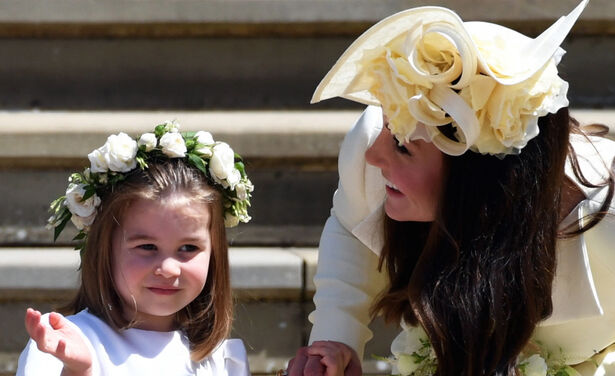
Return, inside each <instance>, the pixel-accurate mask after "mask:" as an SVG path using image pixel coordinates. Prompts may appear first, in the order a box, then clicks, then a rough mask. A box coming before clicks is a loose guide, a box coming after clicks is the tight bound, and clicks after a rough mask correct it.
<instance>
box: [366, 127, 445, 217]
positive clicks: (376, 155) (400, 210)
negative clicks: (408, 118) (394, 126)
mask: <svg viewBox="0 0 615 376" xmlns="http://www.w3.org/2000/svg"><path fill="white" fill-rule="evenodd" d="M383 121H384V125H383V127H382V131H380V134H379V135H378V138H377V139H376V141H375V142H374V144H373V145H372V146H371V147H370V148H369V149H367V151H366V152H365V159H366V160H367V163H369V164H371V165H373V166H376V167H378V168H380V171H381V172H382V176H383V177H384V178H385V179H386V201H385V203H384V210H385V212H386V214H387V215H388V216H389V217H390V218H392V219H394V220H396V221H417V222H429V221H433V220H434V219H435V215H436V208H437V206H438V200H439V197H440V192H441V189H442V181H443V160H444V158H443V154H442V152H441V151H440V150H439V149H438V148H436V147H435V146H434V144H432V143H431V142H426V141H423V140H416V141H410V142H405V143H404V144H402V145H399V143H398V142H397V139H396V138H395V136H393V135H392V134H391V131H390V130H389V128H388V121H387V119H386V117H385V118H384V120H383Z"/></svg>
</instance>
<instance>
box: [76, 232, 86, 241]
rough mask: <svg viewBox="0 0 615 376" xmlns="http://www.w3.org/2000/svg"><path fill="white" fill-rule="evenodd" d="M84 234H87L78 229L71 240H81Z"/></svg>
mask: <svg viewBox="0 0 615 376" xmlns="http://www.w3.org/2000/svg"><path fill="white" fill-rule="evenodd" d="M86 236H87V235H86V233H85V232H84V231H83V230H81V231H79V233H78V234H77V235H76V236H75V237H74V238H73V240H82V239H85V237H86Z"/></svg>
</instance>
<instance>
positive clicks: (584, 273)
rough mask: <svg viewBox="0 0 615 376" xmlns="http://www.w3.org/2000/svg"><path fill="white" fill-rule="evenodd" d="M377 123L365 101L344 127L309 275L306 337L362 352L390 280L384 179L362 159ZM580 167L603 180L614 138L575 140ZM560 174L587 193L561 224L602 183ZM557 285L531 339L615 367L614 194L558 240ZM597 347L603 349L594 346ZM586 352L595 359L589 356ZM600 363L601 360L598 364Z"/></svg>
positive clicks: (591, 371)
mask: <svg viewBox="0 0 615 376" xmlns="http://www.w3.org/2000/svg"><path fill="white" fill-rule="evenodd" d="M381 128H382V110H381V109H380V107H374V106H370V107H368V108H367V109H366V110H365V111H364V113H363V115H362V116H361V117H360V118H359V120H358V121H357V123H356V124H355V126H354V127H353V128H352V130H350V132H349V133H348V134H347V135H346V138H345V139H344V142H343V144H342V147H341V150H340V155H339V161H338V165H339V175H340V180H339V185H338V189H337V191H336V192H335V194H334V196H333V208H332V209H331V216H330V217H329V219H328V220H327V222H326V224H325V228H324V230H323V233H322V237H321V240H320V247H319V256H318V269H317V272H316V275H315V277H314V283H315V285H316V294H315V295H314V303H315V305H316V310H315V311H314V312H312V313H311V314H310V316H309V318H310V321H311V322H312V323H313V324H314V326H313V328H312V333H311V336H310V343H311V342H313V341H317V340H332V341H339V342H343V343H346V344H347V345H349V346H351V347H352V348H354V349H355V350H356V351H357V353H358V354H359V357H360V358H362V355H363V349H364V346H365V343H366V342H367V341H368V340H369V339H370V338H371V337H372V333H371V331H370V330H369V329H368V327H367V324H368V323H369V307H370V306H371V304H372V303H373V301H374V298H375V297H376V295H378V294H379V293H380V292H381V291H382V290H383V289H384V288H385V286H386V275H385V273H384V272H383V273H379V272H378V270H377V265H378V257H379V253H380V249H381V248H382V244H383V235H382V233H381V231H378V230H376V229H378V228H381V227H380V226H381V221H382V219H383V215H384V213H383V210H382V204H383V201H384V198H385V190H384V189H385V188H384V187H385V182H384V179H383V177H382V176H381V173H380V170H379V169H378V168H376V167H374V166H371V165H369V164H367V163H366V162H365V157H364V154H365V150H367V148H368V147H369V146H370V145H371V144H372V143H373V142H374V140H375V139H376V137H377V136H378V134H379V133H380V130H381ZM571 140H572V142H573V145H574V148H575V150H576V152H577V154H578V156H579V161H580V164H581V168H582V170H583V172H584V174H585V175H586V177H587V178H588V179H589V180H590V181H591V182H595V183H598V182H602V181H603V180H604V178H605V177H606V176H608V172H607V171H608V170H607V168H606V166H605V164H604V163H603V161H602V160H604V161H606V163H607V164H609V165H610V163H611V161H612V160H613V158H614V157H615V142H613V141H610V140H607V139H603V138H595V139H593V140H592V141H594V144H593V145H592V144H591V143H589V142H587V141H586V140H585V139H584V138H582V137H580V136H579V137H574V136H573V137H572V138H571ZM566 175H567V176H568V177H569V178H570V179H571V180H572V181H573V182H575V183H577V185H578V186H579V188H580V189H581V190H582V191H583V192H584V194H585V197H586V199H585V200H583V201H582V202H581V203H579V205H578V206H577V207H576V208H575V209H574V210H573V211H572V212H571V213H570V214H569V215H568V218H566V219H565V221H564V222H568V221H571V220H576V219H579V218H583V217H584V216H585V215H587V214H589V213H593V212H595V211H597V210H598V209H599V207H600V203H601V202H602V201H603V199H604V197H605V195H606V191H607V190H606V188H587V187H585V186H583V185H581V184H580V183H578V182H577V180H576V178H575V177H574V174H573V173H572V169H571V166H570V165H569V164H567V165H566ZM557 247H558V250H557V252H558V253H557V257H558V259H557V269H556V276H555V280H554V285H553V296H552V299H553V314H552V315H551V316H550V317H549V318H548V319H547V320H545V321H543V322H542V323H541V324H540V325H539V327H538V328H537V329H536V332H535V335H534V337H535V338H536V339H537V340H540V341H541V342H542V343H543V344H544V345H545V346H547V347H548V348H549V349H552V350H553V353H558V352H559V350H560V349H561V351H562V352H563V354H564V356H565V358H566V362H567V363H568V364H579V363H584V364H582V365H579V366H577V367H575V368H577V369H578V370H579V371H580V372H581V374H582V375H583V376H585V375H615V345H613V344H614V343H615V202H613V203H612V205H611V208H610V209H609V215H607V217H606V218H605V219H603V220H602V221H601V222H600V223H599V224H598V225H597V226H595V227H594V228H592V229H591V230H589V231H587V232H585V233H583V234H582V235H580V236H577V237H575V238H573V239H568V240H561V241H559V242H558V245H557ZM598 353H600V354H598ZM590 358H591V359H590ZM596 365H598V366H600V367H601V368H598V369H597V370H596Z"/></svg>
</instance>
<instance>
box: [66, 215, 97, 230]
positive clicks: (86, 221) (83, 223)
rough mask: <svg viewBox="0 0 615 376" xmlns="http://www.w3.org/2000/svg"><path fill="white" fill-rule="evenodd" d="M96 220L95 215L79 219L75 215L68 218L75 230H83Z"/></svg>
mask: <svg viewBox="0 0 615 376" xmlns="http://www.w3.org/2000/svg"><path fill="white" fill-rule="evenodd" d="M95 218H96V213H94V214H92V215H91V216H89V217H85V218H84V217H80V216H78V215H76V214H73V215H72V216H71V217H70V221H71V222H73V224H74V225H75V227H77V230H83V229H84V228H86V227H88V226H90V225H91V224H92V223H94V219H95Z"/></svg>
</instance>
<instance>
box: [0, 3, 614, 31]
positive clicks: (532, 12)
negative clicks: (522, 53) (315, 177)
mask: <svg viewBox="0 0 615 376" xmlns="http://www.w3.org/2000/svg"><path fill="white" fill-rule="evenodd" d="M578 2H579V1H577V0H566V1H541V2H540V3H536V2H535V1H533V0H518V1H514V2H513V1H510V0H509V1H497V2H483V3H481V4H480V5H481V6H476V3H475V2H474V1H472V0H441V1H438V2H437V5H440V6H444V7H448V8H451V9H454V10H455V11H456V12H457V13H458V14H459V15H460V16H461V17H462V18H463V19H464V20H482V21H490V22H498V23H503V24H508V25H510V24H514V25H518V26H519V27H520V28H525V29H530V30H531V29H532V28H533V27H536V26H537V24H538V25H539V26H540V27H541V28H543V27H544V25H542V24H545V25H546V24H547V23H551V22H553V21H555V20H556V19H557V18H558V17H559V16H560V15H564V14H566V13H567V12H569V11H570V10H572V9H573V8H574V6H576V5H577V4H578ZM422 5H435V4H434V2H433V1H426V0H420V1H414V2H412V3H408V1H405V0H379V1H377V2H375V1H371V0H319V1H313V0H293V1H278V0H210V1H207V2H201V1H193V0H174V1H172V2H169V1H165V0H141V1H139V2H132V3H131V2H129V3H127V2H125V1H121V0H92V1H88V2H83V1H79V0H54V1H53V2H49V1H46V0H22V1H19V2H7V3H3V4H0V35H3V36H20V37H24V36H29V37H32V36H34V37H40V36H49V35H54V36H70V37H91V36H107V37H109V36H111V37H127V36H148V37H154V38H164V37H176V36H178V35H180V36H196V35H216V36H219V35H224V36H229V35H247V36H254V35H255V34H256V35H263V34H265V35H271V34H273V35H276V36H279V35H293V36H295V35H306V34H307V35H315V34H316V35H323V34H326V35H340V34H342V35H343V34H348V33H357V32H360V31H362V30H363V29H365V28H366V27H367V26H369V25H371V24H373V23H375V22H377V21H379V20H380V19H382V18H384V17H386V16H389V15H391V14H393V13H395V12H398V11H401V10H404V9H407V8H409V7H415V6H422ZM614 19H615V5H613V2H611V1H610V0H592V1H591V2H590V3H589V5H588V6H587V9H585V11H584V13H583V15H582V16H581V18H580V20H579V22H578V23H577V25H576V27H575V30H574V32H575V33H585V34H586V33H602V34H608V33H610V34H613V33H615V27H613V24H612V22H609V21H613V20H614ZM148 25H149V26H150V27H147V26H148Z"/></svg>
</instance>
